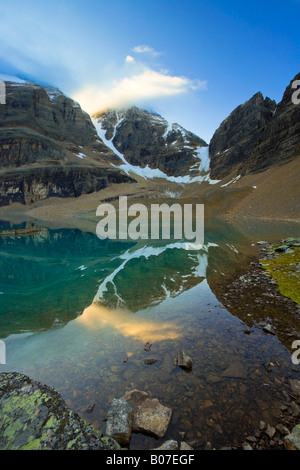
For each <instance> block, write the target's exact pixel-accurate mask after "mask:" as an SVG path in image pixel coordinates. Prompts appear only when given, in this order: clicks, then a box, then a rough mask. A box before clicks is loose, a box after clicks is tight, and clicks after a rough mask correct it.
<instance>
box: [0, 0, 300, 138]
mask: <svg viewBox="0 0 300 470" xmlns="http://www.w3.org/2000/svg"><path fill="white" fill-rule="evenodd" d="M299 18H300V1H299V0H286V1H285V2H283V1H282V0H280V1H279V0H273V1H270V0H260V1H257V0H252V1H248V0H244V1H238V0H236V1H234V0H226V1H214V0H210V1H208V0H197V1H195V0H194V1H192V0H181V1H177V0H160V1H158V0H152V1H149V0H109V1H102V0H51V2H49V1H45V0H26V2H25V1H24V0H14V2H10V3H8V2H7V1H3V0H0V73H1V72H2V73H7V74H18V75H19V76H21V77H25V78H28V79H32V80H35V81H39V82H42V83H49V84H51V85H54V86H57V87H59V88H60V89H61V90H62V91H64V92H65V93H66V94H68V95H70V96H72V97H73V98H75V99H78V100H79V102H80V104H81V105H82V107H83V108H84V109H86V110H87V111H88V112H90V113H92V112H94V111H96V110H97V109H101V108H105V107H107V106H117V105H120V106H125V105H128V104H137V105H140V106H143V107H147V108H148V109H149V108H150V109H153V110H155V111H157V112H158V113H160V114H162V115H163V116H164V117H166V118H167V119H168V120H170V121H172V122H178V123H179V124H181V125H183V126H184V127H186V128H188V129H189V130H191V131H193V132H195V133H197V134H198V135H200V136H201V137H202V138H204V139H205V140H206V141H207V142H209V140H210V138H211V137H212V134H213V132H214V130H215V129H216V128H217V127H218V126H219V124H220V123H221V121H222V120H223V119H224V118H225V117H227V115H228V114H229V113H230V112H231V111H232V110H233V109H234V108H235V107H236V106H238V105H239V104H241V103H242V102H244V101H246V100H247V99H249V98H250V97H251V96H252V95H253V94H254V93H256V92H257V91H261V92H262V93H263V94H264V96H269V97H270V98H272V99H276V101H279V100H280V99H281V97H282V94H283V92H284V89H285V87H286V86H287V85H288V84H289V82H290V80H291V79H292V78H293V77H294V76H295V75H296V73H298V72H299V70H300V60H299V59H300V47H299V46H300V35H299Z"/></svg>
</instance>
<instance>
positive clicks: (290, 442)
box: [283, 424, 300, 450]
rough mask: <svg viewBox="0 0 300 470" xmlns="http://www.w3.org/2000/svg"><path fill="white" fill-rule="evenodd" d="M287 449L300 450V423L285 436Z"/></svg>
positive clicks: (284, 441) (284, 440)
mask: <svg viewBox="0 0 300 470" xmlns="http://www.w3.org/2000/svg"><path fill="white" fill-rule="evenodd" d="M283 443H284V447H285V448H286V449H287V450H300V424H297V426H295V427H294V428H293V430H292V432H291V433H290V434H288V435H287V436H285V437H284V438H283Z"/></svg>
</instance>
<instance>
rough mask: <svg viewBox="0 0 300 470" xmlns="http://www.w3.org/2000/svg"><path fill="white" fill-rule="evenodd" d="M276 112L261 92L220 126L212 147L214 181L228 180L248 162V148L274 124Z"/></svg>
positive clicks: (211, 160)
mask: <svg viewBox="0 0 300 470" xmlns="http://www.w3.org/2000/svg"><path fill="white" fill-rule="evenodd" d="M275 109H276V102H275V101H272V100H270V98H264V97H263V95H262V93H261V92H258V93H256V94H255V95H254V96H252V98H250V100H248V101H246V102H245V103H243V104H241V105H240V106H238V107H237V108H236V109H235V110H234V111H233V112H232V113H231V114H230V115H229V116H228V117H227V118H226V119H225V120H224V121H223V122H222V123H221V125H220V127H219V128H218V129H217V131H216V132H215V133H214V135H213V137H212V139H211V141H210V145H209V154H210V167H211V170H212V177H219V178H220V177H221V178H222V177H225V176H226V175H228V174H230V173H231V171H232V170H233V168H234V167H236V166H240V165H241V164H242V163H243V162H245V161H246V160H247V158H248V155H249V148H250V147H252V145H253V144H254V142H255V141H256V140H257V139H258V137H259V135H260V133H261V132H262V131H263V129H264V127H265V126H266V125H267V124H268V122H270V121H271V119H272V117H273V115H274V112H275Z"/></svg>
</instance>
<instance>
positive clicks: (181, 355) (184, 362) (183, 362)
mask: <svg viewBox="0 0 300 470" xmlns="http://www.w3.org/2000/svg"><path fill="white" fill-rule="evenodd" d="M173 364H174V366H179V367H181V368H182V369H185V370H189V371H190V370H192V367H193V361H192V359H191V358H190V357H189V356H188V355H187V354H186V353H185V352H184V351H179V352H178V353H177V355H176V356H175V357H174V358H173Z"/></svg>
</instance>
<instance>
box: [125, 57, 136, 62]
mask: <svg viewBox="0 0 300 470" xmlns="http://www.w3.org/2000/svg"><path fill="white" fill-rule="evenodd" d="M125 62H127V63H132V62H135V60H134V58H133V57H132V56H131V55H128V56H127V57H126V59H125Z"/></svg>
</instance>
